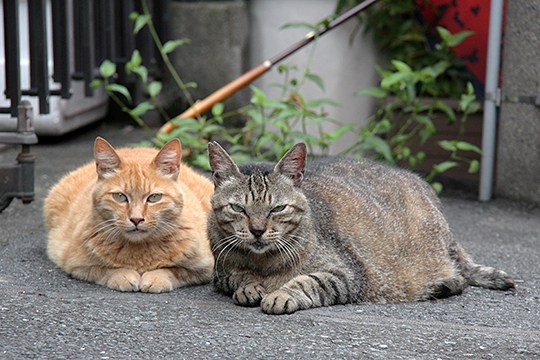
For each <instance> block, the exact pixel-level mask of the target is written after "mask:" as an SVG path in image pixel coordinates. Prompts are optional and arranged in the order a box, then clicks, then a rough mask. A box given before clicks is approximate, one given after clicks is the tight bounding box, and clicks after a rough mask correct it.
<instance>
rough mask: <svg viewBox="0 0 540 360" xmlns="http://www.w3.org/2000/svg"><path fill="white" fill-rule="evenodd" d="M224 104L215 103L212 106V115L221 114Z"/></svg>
mask: <svg viewBox="0 0 540 360" xmlns="http://www.w3.org/2000/svg"><path fill="white" fill-rule="evenodd" d="M223 109H224V106H223V104H222V103H217V104H215V105H214V106H212V115H214V116H220V115H221V114H223Z"/></svg>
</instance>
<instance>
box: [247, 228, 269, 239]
mask: <svg viewBox="0 0 540 360" xmlns="http://www.w3.org/2000/svg"><path fill="white" fill-rule="evenodd" d="M265 230H266V229H256V228H249V232H250V233H252V234H253V236H255V237H256V238H260V237H261V236H262V234H264V231H265Z"/></svg>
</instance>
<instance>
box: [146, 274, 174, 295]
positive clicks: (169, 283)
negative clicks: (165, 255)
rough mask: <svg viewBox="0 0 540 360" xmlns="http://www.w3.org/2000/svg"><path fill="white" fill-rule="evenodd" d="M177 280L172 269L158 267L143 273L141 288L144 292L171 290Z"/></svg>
mask: <svg viewBox="0 0 540 360" xmlns="http://www.w3.org/2000/svg"><path fill="white" fill-rule="evenodd" d="M176 282H177V281H176V280H175V278H174V276H173V275H172V273H171V271H170V270H167V269H157V270H152V271H148V272H145V273H144V274H142V276H141V283H140V288H141V291H142V292H150V293H162V292H169V291H171V290H173V289H174V288H175V287H176V285H175V284H176Z"/></svg>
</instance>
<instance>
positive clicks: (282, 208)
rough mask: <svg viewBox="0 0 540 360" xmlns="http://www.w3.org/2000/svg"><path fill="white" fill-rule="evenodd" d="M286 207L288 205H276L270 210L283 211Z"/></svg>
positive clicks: (273, 211) (274, 211)
mask: <svg viewBox="0 0 540 360" xmlns="http://www.w3.org/2000/svg"><path fill="white" fill-rule="evenodd" d="M286 207H287V205H279V206H276V207H275V208H273V209H272V210H270V212H272V213H278V212H282V211H283V210H285V208H286Z"/></svg>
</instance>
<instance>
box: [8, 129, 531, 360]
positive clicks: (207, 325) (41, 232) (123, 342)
mask: <svg viewBox="0 0 540 360" xmlns="http://www.w3.org/2000/svg"><path fill="white" fill-rule="evenodd" d="M98 135H100V136H104V137H105V138H107V139H108V140H109V141H110V142H111V143H112V144H113V145H115V146H122V145H126V144H129V143H133V142H136V141H139V140H142V139H144V138H146V137H147V135H146V134H145V133H143V132H141V131H140V130H133V129H130V128H120V127H118V126H117V125H107V124H105V123H101V124H98V125H95V126H92V127H90V128H87V129H85V130H84V131H80V132H78V133H76V134H71V135H69V136H65V137H63V138H61V139H58V140H54V141H50V140H48V141H45V142H42V143H41V144H39V145H37V146H34V147H32V152H33V153H34V154H35V155H36V156H37V165H36V185H35V192H36V200H35V201H34V202H33V203H31V204H29V205H23V204H22V203H21V202H20V201H18V200H14V201H13V203H12V204H11V205H10V206H9V207H8V208H7V209H6V210H4V212H2V213H0V359H27V358H32V359H165V358H167V359H214V358H218V359H276V358H280V359H289V358H290V359H536V358H540V265H539V262H540V261H539V260H540V209H538V208H537V207H534V206H532V205H530V204H525V203H519V202H513V201H510V200H505V199H496V200H494V201H491V202H488V203H480V202H477V201H474V200H471V199H470V197H463V196H456V195H453V196H446V197H443V204H444V211H445V213H446V215H447V217H448V220H449V222H450V225H451V227H452V228H453V230H454V232H455V235H456V237H457V238H458V239H459V241H460V242H461V243H462V244H463V246H464V247H465V248H466V249H467V251H468V252H469V253H470V254H471V255H472V256H473V258H474V259H475V260H476V261H477V262H478V263H482V264H486V265H490V266H495V267H498V268H500V269H502V270H505V271H506V272H508V273H509V274H511V275H512V276H514V277H515V279H517V280H518V288H517V292H516V293H510V292H508V293H507V292H499V291H492V290H486V289H479V288H471V287H470V288H468V289H466V291H465V292H464V294H463V295H460V296H456V297H452V298H449V299H444V300H437V301H425V302H416V303H399V304H360V305H338V306H332V307H325V308H318V309H311V310H306V311H299V312H297V313H295V314H292V315H282V316H272V315H265V314H263V313H262V312H261V311H260V309H258V308H242V307H238V306H235V305H234V304H233V302H232V300H231V299H230V298H228V297H225V296H222V295H220V294H217V293H216V292H215V291H214V290H213V288H212V286H211V285H204V286H196V287H189V288H183V289H178V290H175V291H173V292H170V293H166V294H145V293H121V292H117V291H114V290H110V289H107V288H104V287H101V286H98V285H94V284H89V283H85V282H82V281H79V280H75V279H72V278H70V277H69V276H68V275H66V274H65V273H64V272H62V271H61V270H59V269H58V268H56V267H55V266H54V265H53V264H52V263H51V262H50V261H49V260H48V259H47V257H46V254H45V245H46V232H45V229H44V226H43V217H42V206H43V199H44V197H45V196H46V193H47V191H48V189H49V188H50V187H51V186H52V185H53V184H54V183H55V182H56V181H57V180H58V179H59V178H60V177H61V176H62V175H63V174H65V173H66V172H67V171H69V170H71V169H73V168H75V167H77V166H79V165H82V164H83V163H85V162H86V161H89V160H91V157H92V146H93V141H94V138H95V137H96V136H98ZM17 152H18V149H16V148H12V147H8V148H5V147H4V148H0V163H4V162H6V161H14V159H15V156H16V153H17Z"/></svg>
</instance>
